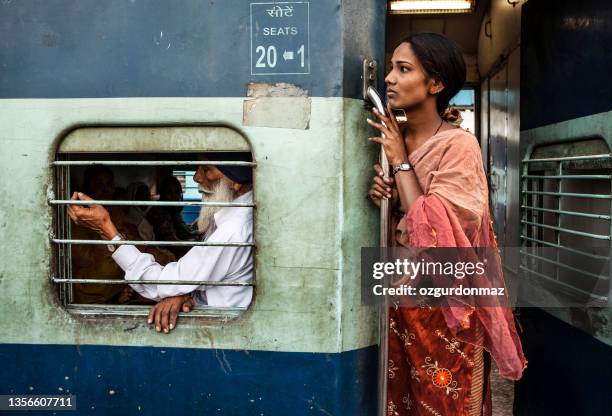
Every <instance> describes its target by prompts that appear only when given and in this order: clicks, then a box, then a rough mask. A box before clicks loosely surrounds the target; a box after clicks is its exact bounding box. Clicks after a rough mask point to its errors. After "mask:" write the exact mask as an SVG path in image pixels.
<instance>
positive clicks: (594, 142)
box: [520, 112, 612, 345]
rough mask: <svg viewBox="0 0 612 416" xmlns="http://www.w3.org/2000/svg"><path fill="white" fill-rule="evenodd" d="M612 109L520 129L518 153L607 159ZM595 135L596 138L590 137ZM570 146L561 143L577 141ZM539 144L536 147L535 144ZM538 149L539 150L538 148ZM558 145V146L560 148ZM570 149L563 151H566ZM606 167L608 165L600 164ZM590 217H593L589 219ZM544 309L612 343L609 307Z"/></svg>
mask: <svg viewBox="0 0 612 416" xmlns="http://www.w3.org/2000/svg"><path fill="white" fill-rule="evenodd" d="M610 132H612V112H605V113H599V114H594V115H591V116H587V117H580V118H577V119H574V120H568V121H563V122H559V123H554V124H550V125H548V126H544V127H538V128H535V129H530V130H525V131H521V150H520V153H521V156H522V157H523V158H526V157H527V156H529V155H532V154H533V157H534V158H546V157H551V156H553V157H559V156H580V155H587V154H589V153H590V154H605V155H606V157H605V158H603V157H602V158H601V160H607V159H608V156H607V153H609V149H610V148H612V147H611V145H612V137H611V136H610ZM593 138H597V139H593ZM578 141H579V144H578V143H576V144H575V145H573V146H567V145H563V144H564V143H570V142H578ZM536 146H538V147H539V148H538V149H535V147H536ZM539 149H541V150H539ZM559 149H560V150H559ZM560 151H561V152H565V153H563V154H561V155H560V154H559V152H560ZM568 152H569V153H571V155H570V154H566V153H568ZM575 163H589V164H590V165H591V166H593V164H595V165H597V163H598V162H597V160H595V159H590V160H587V161H586V162H583V161H581V160H577V161H576V162H575ZM601 167H607V166H603V165H602V166H601ZM589 221H593V220H589ZM598 232H599V234H602V235H609V234H610V228H609V226H607V227H603V228H601V229H599V230H598ZM546 311H547V312H549V313H550V314H552V315H554V316H556V317H557V318H559V319H561V320H563V321H564V322H567V323H569V324H571V325H574V326H576V327H577V328H580V329H581V330H583V331H586V332H587V333H589V334H590V335H592V336H594V337H595V338H597V339H599V340H600V341H602V342H605V343H606V344H608V345H612V309H610V308H607V309H606V308H592V309H579V308H572V309H546Z"/></svg>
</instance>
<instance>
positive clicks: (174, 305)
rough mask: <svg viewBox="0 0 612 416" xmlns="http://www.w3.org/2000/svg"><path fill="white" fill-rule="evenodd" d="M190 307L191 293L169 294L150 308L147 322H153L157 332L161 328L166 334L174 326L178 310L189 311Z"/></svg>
mask: <svg viewBox="0 0 612 416" xmlns="http://www.w3.org/2000/svg"><path fill="white" fill-rule="evenodd" d="M192 308H193V299H192V298H191V295H180V296H170V297H168V298H164V299H162V300H160V301H159V302H158V303H157V305H155V306H153V307H152V308H151V310H150V311H149V315H148V316H147V323H149V324H152V323H154V322H155V330H156V331H157V332H160V331H162V330H163V331H164V333H166V334H167V333H168V332H170V331H172V330H173V329H174V328H176V320H177V318H178V313H179V311H183V312H191V309H192Z"/></svg>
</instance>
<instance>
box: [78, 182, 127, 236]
mask: <svg viewBox="0 0 612 416" xmlns="http://www.w3.org/2000/svg"><path fill="white" fill-rule="evenodd" d="M71 199H73V200H80V201H93V199H92V198H90V197H89V196H87V195H85V194H84V193H82V192H75V193H73V194H72V198H71ZM67 211H68V215H70V218H72V221H74V223H75V224H77V225H82V226H83V227H86V228H89V229H91V230H93V231H95V232H97V233H98V234H100V235H101V236H102V238H104V239H106V240H111V239H112V238H113V237H115V236H116V235H117V234H118V231H117V228H116V227H115V225H114V224H113V222H112V221H111V219H110V214H109V213H108V211H107V210H106V208H104V207H103V206H102V205H89V206H79V205H68V208H67Z"/></svg>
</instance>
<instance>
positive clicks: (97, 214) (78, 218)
mask: <svg viewBox="0 0 612 416" xmlns="http://www.w3.org/2000/svg"><path fill="white" fill-rule="evenodd" d="M205 159H207V160H208V161H212V162H214V161H223V160H225V161H227V160H230V159H232V160H235V161H244V162H250V161H251V155H250V153H246V152H243V153H223V152H217V153H209V154H207V155H206V156H205ZM203 163H204V162H203ZM100 172H102V173H103V174H104V175H105V177H104V178H102V179H104V180H105V181H102V180H100V181H98V182H101V183H102V185H104V186H101V190H110V189H112V188H113V187H114V181H113V180H112V178H113V175H112V172H110V170H109V169H107V168H104V169H101V170H100ZM172 179H173V181H171V180H168V179H164V181H162V184H164V186H162V187H160V190H165V195H164V196H163V198H164V199H165V200H166V201H167V200H176V199H180V192H179V191H180V188H178V187H177V186H176V184H178V181H176V179H174V178H172ZM194 181H195V182H196V183H197V184H198V186H199V190H200V192H201V193H202V200H203V201H204V200H205V201H214V202H221V203H227V202H233V203H238V204H246V205H247V206H238V207H236V206H229V207H227V206H223V207H220V206H204V207H203V208H202V209H201V211H200V213H199V216H198V219H197V221H196V222H195V224H196V226H197V229H198V232H199V233H200V234H201V235H202V236H203V238H204V239H205V242H206V243H209V244H208V245H197V246H195V247H191V248H190V249H189V250H188V251H186V253H185V254H184V255H183V256H182V257H180V258H178V260H177V261H174V262H171V263H168V264H165V265H164V262H163V260H162V261H160V260H159V259H158V257H159V256H158V253H155V252H152V251H150V250H149V251H148V252H147V251H146V250H143V249H139V248H137V247H136V246H133V245H119V246H118V247H117V246H112V245H111V246H108V247H107V246H104V245H102V246H100V245H98V246H97V247H98V251H101V250H106V253H103V254H102V253H101V254H100V256H102V255H104V258H105V259H106V262H107V263H109V264H111V265H112V267H114V269H113V270H114V271H115V273H113V274H112V276H113V278H116V279H120V278H122V277H123V272H125V279H126V280H129V281H139V280H147V281H151V280H153V281H162V280H163V281H194V282H201V281H208V282H211V284H207V285H203V284H197V285H189V284H163V283H160V284H150V283H147V284H138V283H132V284H130V286H131V288H132V289H133V290H135V292H136V293H137V294H138V295H140V296H142V297H144V298H146V299H152V300H155V301H158V302H159V303H158V304H157V305H155V306H154V307H153V308H152V309H151V311H150V313H149V315H148V321H149V323H153V321H155V327H156V330H157V331H161V330H163V331H164V332H166V333H167V332H169V331H171V330H172V329H173V328H174V327H175V326H176V319H177V314H178V312H179V310H183V311H185V312H187V311H189V310H190V309H191V308H192V307H193V306H194V305H209V306H218V307H246V306H248V305H249V303H250V302H251V298H252V287H250V286H247V285H244V284H241V283H247V282H249V281H251V280H252V279H253V276H254V270H253V252H252V247H251V244H250V243H252V241H253V222H252V208H251V207H250V206H248V205H249V204H251V203H252V195H253V191H252V182H253V180H252V169H251V167H250V166H226V165H223V164H219V165H212V164H203V165H201V166H198V168H197V170H196V172H195V175H194ZM96 183H97V182H96ZM179 185H180V184H179ZM83 189H84V190H85V191H86V192H84V193H82V192H78V191H75V192H74V193H73V195H72V199H78V200H83V201H91V200H93V199H95V198H92V196H95V197H96V198H98V199H102V198H109V197H110V192H107V193H102V192H101V190H100V189H97V188H92V186H90V185H88V186H85V187H84V188H83ZM115 208H121V207H115ZM155 208H157V207H155ZM160 208H162V207H160ZM163 208H166V207H165V206H164V207H163ZM168 208H172V209H174V210H176V207H168ZM116 211H117V212H124V211H122V210H117V209H107V208H106V207H104V206H102V205H89V206H78V205H71V206H70V207H69V208H68V214H69V215H70V217H71V219H72V220H73V222H74V224H75V225H76V227H78V228H79V229H82V230H84V231H83V232H86V233H87V235H88V236H89V237H92V238H91V239H94V238H93V237H95V238H96V239H97V238H102V239H104V240H112V241H121V240H137V239H138V238H139V235H138V231H137V229H136V227H135V226H134V225H133V224H129V225H130V227H126V226H125V224H126V221H125V220H124V217H125V214H124V215H119V216H118V215H116V214H114V213H115V212H116ZM151 211H153V209H152V210H151ZM159 211H160V212H162V211H161V210H159ZM169 212H170V213H172V215H171V216H168V218H170V219H173V216H174V215H176V214H175V213H174V211H169ZM160 217H162V216H161V215H160ZM152 218H155V217H154V216H153V217H152ZM153 222H154V223H155V224H157V222H155V220H153ZM183 224H184V221H183ZM173 226H175V225H174V224H173ZM76 227H75V228H76ZM167 228H168V229H170V227H169V225H168V224H167ZM175 229H176V228H175ZM187 229H188V227H187V226H186V225H184V229H183V231H185V233H183V234H180V235H178V234H179V233H176V237H177V238H179V239H180V238H181V237H183V238H185V237H192V236H193V233H191V232H189V234H187ZM158 230H160V228H159V227H157V228H155V231H156V232H155V235H157V236H158V238H159V236H163V235H164V231H158ZM126 232H127V233H129V235H128V234H126ZM168 241H180V240H168ZM100 247H101V248H100ZM98 267H99V266H98ZM117 268H119V271H117ZM219 282H231V283H236V284H235V285H231V283H230V285H227V283H225V285H215V283H219ZM90 286H91V285H90ZM108 286H113V287H112V288H111V290H117V289H114V287H115V286H117V285H108ZM121 293H123V292H121ZM126 293H127V292H126ZM114 296H119V293H118V294H114ZM126 296H127V294H124V297H126ZM121 300H122V301H125V299H124V298H121Z"/></svg>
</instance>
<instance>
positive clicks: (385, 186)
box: [368, 163, 397, 208]
mask: <svg viewBox="0 0 612 416" xmlns="http://www.w3.org/2000/svg"><path fill="white" fill-rule="evenodd" d="M374 170H375V171H376V176H374V178H373V179H372V186H371V187H370V191H369V192H368V196H369V197H370V199H371V200H372V202H373V203H374V205H376V206H377V207H379V208H380V203H381V201H382V199H383V198H384V199H389V198H391V199H392V201H393V200H395V199H396V198H397V189H396V187H395V180H394V179H393V178H389V177H388V176H386V175H385V172H384V171H383V169H382V167H381V166H380V164H378V163H377V164H375V165H374Z"/></svg>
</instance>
